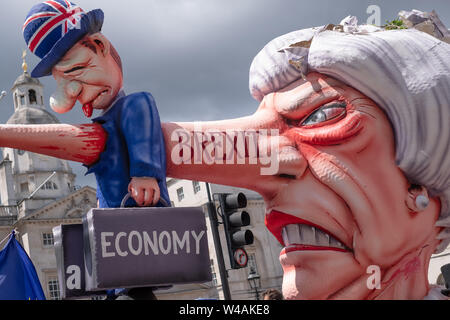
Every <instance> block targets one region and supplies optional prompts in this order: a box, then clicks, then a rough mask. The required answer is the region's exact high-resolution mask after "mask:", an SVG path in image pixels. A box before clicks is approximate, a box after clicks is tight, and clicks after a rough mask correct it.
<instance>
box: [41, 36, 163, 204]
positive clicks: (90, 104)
mask: <svg viewBox="0 0 450 320" xmlns="http://www.w3.org/2000/svg"><path fill="white" fill-rule="evenodd" d="M111 52H112V47H111V44H110V42H109V41H108V40H107V39H106V38H105V36H103V35H102V34H101V33H96V34H93V35H90V36H86V37H85V38H84V39H82V40H80V41H79V42H78V43H76V44H75V45H74V46H73V47H72V48H71V49H70V50H69V51H68V52H67V53H66V54H65V55H64V57H63V58H62V59H61V60H60V61H59V62H58V63H57V64H56V65H55V66H54V67H53V69H52V75H53V78H54V79H55V80H56V82H57V91H56V92H55V93H54V94H53V95H52V97H51V98H50V106H51V107H52V109H53V110H54V111H55V112H58V113H65V112H69V111H70V110H71V109H72V108H73V107H74V106H75V103H76V102H77V101H79V102H80V103H81V105H82V109H83V112H84V113H85V115H86V116H88V117H90V116H91V115H92V112H93V110H94V109H97V110H106V109H107V108H108V107H109V106H110V105H111V104H112V102H113V101H114V99H115V97H116V96H117V94H118V93H119V91H120V89H121V88H122V84H123V76H122V71H121V69H120V67H119V65H118V64H117V62H116V61H115V60H114V58H113V56H112V54H111ZM128 190H129V192H130V193H131V196H132V197H133V199H134V200H135V201H136V203H137V204H138V205H140V206H149V205H151V204H153V205H154V204H156V203H157V202H158V200H159V194H160V190H159V186H158V183H157V180H156V179H155V178H152V177H133V178H132V179H131V181H130V184H129V186H128Z"/></svg>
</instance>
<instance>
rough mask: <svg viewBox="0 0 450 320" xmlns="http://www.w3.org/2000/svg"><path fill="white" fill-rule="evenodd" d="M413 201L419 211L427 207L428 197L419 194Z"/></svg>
mask: <svg viewBox="0 0 450 320" xmlns="http://www.w3.org/2000/svg"><path fill="white" fill-rule="evenodd" d="M415 203H416V207H417V209H418V210H419V211H422V210H425V209H426V208H427V207H428V204H429V203H430V199H428V197H427V196H424V195H423V194H419V195H418V196H417V197H416V200H415Z"/></svg>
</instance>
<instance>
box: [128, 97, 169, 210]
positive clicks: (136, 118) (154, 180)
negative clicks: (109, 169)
mask: <svg viewBox="0 0 450 320" xmlns="http://www.w3.org/2000/svg"><path fill="white" fill-rule="evenodd" d="M121 129H122V132H123V134H124V137H125V140H126V144H127V149H128V156H129V161H130V164H129V166H130V177H132V179H131V181H130V184H129V186H128V189H129V191H131V192H132V193H131V195H132V197H133V199H134V200H135V201H136V203H137V204H138V205H144V206H145V205H149V204H150V203H153V204H156V203H157V202H158V200H159V196H160V190H159V185H158V182H160V181H162V180H163V179H165V176H166V175H165V147H164V139H163V136H162V129H161V122H160V119H159V114H158V110H157V108H156V104H155V101H154V99H153V97H152V96H151V95H150V94H149V93H137V94H133V95H131V96H130V99H128V101H127V102H126V105H124V106H123V109H122V114H121Z"/></svg>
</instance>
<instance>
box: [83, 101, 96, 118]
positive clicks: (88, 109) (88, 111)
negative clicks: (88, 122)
mask: <svg viewBox="0 0 450 320" xmlns="http://www.w3.org/2000/svg"><path fill="white" fill-rule="evenodd" d="M82 109H83V112H84V115H85V116H86V117H88V118H90V117H92V112H93V111H94V108H93V107H92V103H86V104H85V105H83V108H82Z"/></svg>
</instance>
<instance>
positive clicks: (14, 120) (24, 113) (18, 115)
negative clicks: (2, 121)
mask: <svg viewBox="0 0 450 320" xmlns="http://www.w3.org/2000/svg"><path fill="white" fill-rule="evenodd" d="M6 123H7V124H48V123H60V121H59V120H58V119H57V118H56V117H55V116H54V115H52V114H51V113H50V112H48V111H46V110H43V109H40V108H33V107H21V108H19V109H17V110H16V112H14V114H13V115H12V116H11V117H10V118H9V120H8V122H6Z"/></svg>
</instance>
